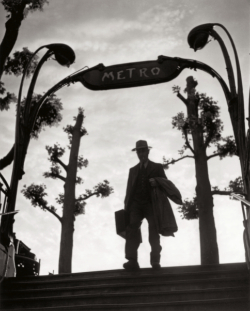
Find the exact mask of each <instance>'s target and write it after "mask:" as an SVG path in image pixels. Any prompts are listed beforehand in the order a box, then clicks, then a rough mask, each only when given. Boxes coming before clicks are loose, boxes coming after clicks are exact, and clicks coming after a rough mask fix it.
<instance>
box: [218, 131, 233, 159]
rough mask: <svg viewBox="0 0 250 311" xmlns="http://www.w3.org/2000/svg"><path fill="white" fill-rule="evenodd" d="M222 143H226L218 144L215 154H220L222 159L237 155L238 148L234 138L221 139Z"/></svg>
mask: <svg viewBox="0 0 250 311" xmlns="http://www.w3.org/2000/svg"><path fill="white" fill-rule="evenodd" d="M221 141H223V142H224V143H223V144H221V143H220V142H217V143H216V147H217V150H216V151H214V153H218V154H219V157H220V159H223V158H225V157H226V156H229V157H232V156H234V155H237V147H236V143H235V139H234V138H233V136H227V137H225V138H221Z"/></svg>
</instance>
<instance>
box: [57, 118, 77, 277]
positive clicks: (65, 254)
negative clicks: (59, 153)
mask: <svg viewBox="0 0 250 311" xmlns="http://www.w3.org/2000/svg"><path fill="white" fill-rule="evenodd" d="M82 123H83V114H78V116H77V119H76V124H75V126H74V128H73V134H72V145H71V151H70V157H69V164H68V169H67V177H66V182H65V186H64V195H65V196H64V204H63V216H62V231H61V243H60V255H59V271H58V273H59V274H60V273H71V262H72V251H73V234H74V221H75V216H74V211H75V187H76V174H77V160H78V153H79V147H80V140H81V136H82V135H81V126H82Z"/></svg>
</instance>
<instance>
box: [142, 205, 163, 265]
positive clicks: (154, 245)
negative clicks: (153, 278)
mask: <svg viewBox="0 0 250 311" xmlns="http://www.w3.org/2000/svg"><path fill="white" fill-rule="evenodd" d="M145 216H146V219H147V221H148V229H149V243H150V245H151V253H150V263H151V265H152V266H153V267H155V268H160V265H159V263H160V258H161V255H160V253H161V250H162V247H161V245H160V235H159V233H158V231H157V227H156V224H155V219H154V214H153V207H152V205H151V204H149V205H148V206H147V209H146V215H145Z"/></svg>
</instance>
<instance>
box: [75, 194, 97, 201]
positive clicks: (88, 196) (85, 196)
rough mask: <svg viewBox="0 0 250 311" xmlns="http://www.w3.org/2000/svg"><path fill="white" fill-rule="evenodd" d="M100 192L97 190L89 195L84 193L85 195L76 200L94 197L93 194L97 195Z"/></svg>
mask: <svg viewBox="0 0 250 311" xmlns="http://www.w3.org/2000/svg"><path fill="white" fill-rule="evenodd" d="M97 194H98V191H96V192H93V193H91V194H89V195H86V194H84V197H80V198H78V199H77V200H76V201H79V202H80V201H85V200H87V199H88V198H90V197H92V196H93V195H97Z"/></svg>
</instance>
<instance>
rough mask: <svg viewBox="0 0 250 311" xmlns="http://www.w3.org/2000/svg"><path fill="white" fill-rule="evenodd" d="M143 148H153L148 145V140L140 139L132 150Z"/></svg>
mask: <svg viewBox="0 0 250 311" xmlns="http://www.w3.org/2000/svg"><path fill="white" fill-rule="evenodd" d="M142 148H148V149H150V148H152V147H149V146H148V143H147V142H146V140H138V141H137V142H136V144H135V148H134V149H132V151H135V150H138V149H142Z"/></svg>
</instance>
